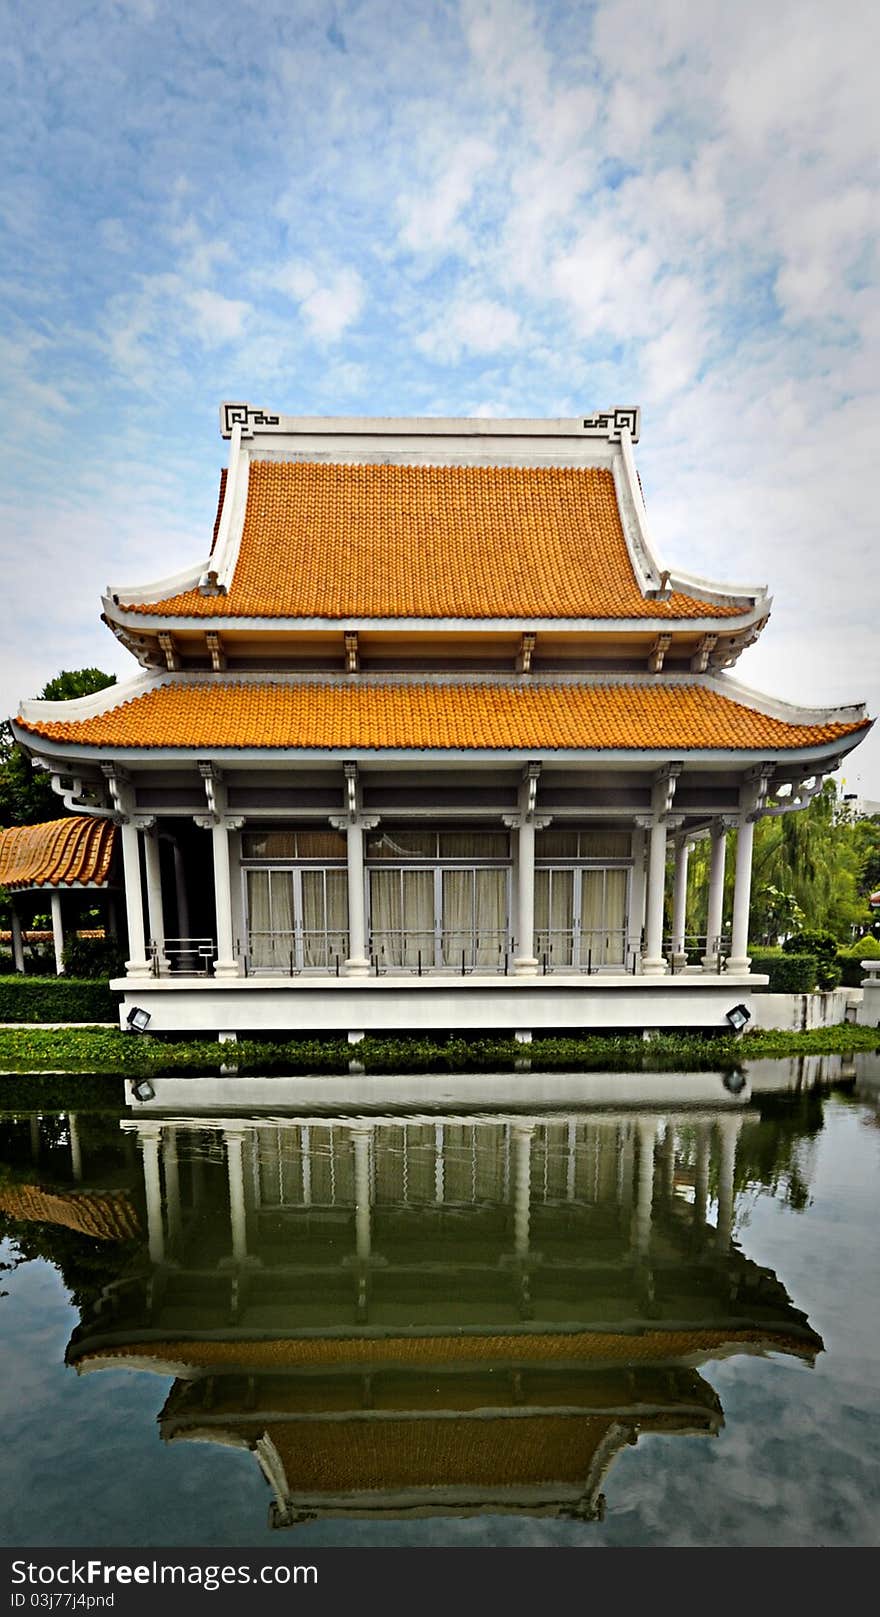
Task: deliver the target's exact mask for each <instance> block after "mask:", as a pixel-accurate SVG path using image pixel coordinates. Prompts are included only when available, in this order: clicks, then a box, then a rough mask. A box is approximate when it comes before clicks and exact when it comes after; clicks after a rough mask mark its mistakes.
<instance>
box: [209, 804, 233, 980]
mask: <svg viewBox="0 0 880 1617" xmlns="http://www.w3.org/2000/svg"><path fill="white" fill-rule="evenodd" d="M239 823H240V822H238V821H234V822H231V821H229V820H227V819H226V818H225V817H221V818H220V820H219V821H218V822H217V823H216V824H215V825H212V827H211V843H212V851H213V855H214V908H215V911H216V916H217V958H216V959H215V961H214V976H215V977H237V976H238V975H239V970H238V961H237V960H236V958H235V945H234V942H233V936H232V884H231V881H230V875H229V831H230V828H231V829H237V827H238V824H239Z"/></svg>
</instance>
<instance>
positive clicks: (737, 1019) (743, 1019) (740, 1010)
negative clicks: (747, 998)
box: [727, 1005, 752, 1033]
mask: <svg viewBox="0 0 880 1617" xmlns="http://www.w3.org/2000/svg"><path fill="white" fill-rule="evenodd" d="M751 1020H752V1013H751V1011H750V1010H749V1008H748V1006H747V1005H734V1006H733V1008H732V1010H729V1011H728V1012H727V1021H728V1022H729V1024H730V1026H731V1027H732V1028H733V1031H734V1033H741V1032H742V1030H743V1028H744V1027H746V1026H747V1024H748V1023H749V1022H750V1021H751Z"/></svg>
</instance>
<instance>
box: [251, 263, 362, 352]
mask: <svg viewBox="0 0 880 1617" xmlns="http://www.w3.org/2000/svg"><path fill="white" fill-rule="evenodd" d="M266 279H267V282H268V284H269V285H270V286H273V287H275V288H276V289H277V290H278V291H279V292H283V293H284V294H285V296H287V297H289V298H290V299H291V300H292V301H293V302H294V303H296V304H298V306H299V312H300V315H301V316H302V319H303V321H304V322H305V326H306V330H307V332H308V334H309V335H310V336H311V337H312V338H314V340H315V341H316V342H319V343H334V342H338V341H339V340H340V338H341V337H342V336H343V333H344V332H345V331H346V330H347V329H348V327H349V326H351V325H354V323H355V321H356V320H358V318H359V317H360V314H361V311H362V310H363V307H364V302H365V288H364V283H363V281H362V279H361V277H360V275H359V274H358V273H357V271H356V270H354V269H351V268H349V267H348V266H342V267H340V268H336V269H331V270H329V271H327V272H326V273H324V274H320V275H319V273H318V271H317V270H316V269H315V268H314V267H313V266H312V265H311V264H306V263H303V262H300V261H293V262H291V263H289V264H285V265H283V266H282V268H281V269H279V270H277V271H275V272H273V273H272V274H271V275H269V276H268V277H266Z"/></svg>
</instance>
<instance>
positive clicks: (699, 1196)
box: [694, 1123, 712, 1229]
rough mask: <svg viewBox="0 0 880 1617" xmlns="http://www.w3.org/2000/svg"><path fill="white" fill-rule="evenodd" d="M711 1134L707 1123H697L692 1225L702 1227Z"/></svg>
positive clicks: (707, 1187)
mask: <svg viewBox="0 0 880 1617" xmlns="http://www.w3.org/2000/svg"><path fill="white" fill-rule="evenodd" d="M711 1144H712V1135H711V1130H710V1126H709V1124H708V1123H698V1124H697V1160H696V1166H695V1170H694V1227H695V1229H702V1227H703V1225H704V1224H705V1222H706V1205H707V1203H708V1200H709V1151H710V1148H711Z"/></svg>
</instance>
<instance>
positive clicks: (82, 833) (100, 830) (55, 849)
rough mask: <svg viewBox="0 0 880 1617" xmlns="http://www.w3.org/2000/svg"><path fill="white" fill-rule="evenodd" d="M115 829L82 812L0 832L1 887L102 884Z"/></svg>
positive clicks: (110, 854)
mask: <svg viewBox="0 0 880 1617" xmlns="http://www.w3.org/2000/svg"><path fill="white" fill-rule="evenodd" d="M115 836H116V828H115V826H114V825H112V824H111V822H110V821H109V820H103V819H94V818H91V817H89V816H87V815H81V814H77V815H72V816H71V817H70V818H69V819H64V820H48V821H44V822H43V824H42V825H17V826H13V827H11V829H10V830H8V831H0V887H6V888H8V889H9V890H10V891H13V892H14V891H16V890H17V889H22V888H27V887H67V886H70V885H72V884H78V883H81V882H96V883H98V884H99V885H100V884H102V883H104V882H106V880H107V873H108V871H109V869H110V860H111V858H112V856H113V842H114V838H115Z"/></svg>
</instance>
